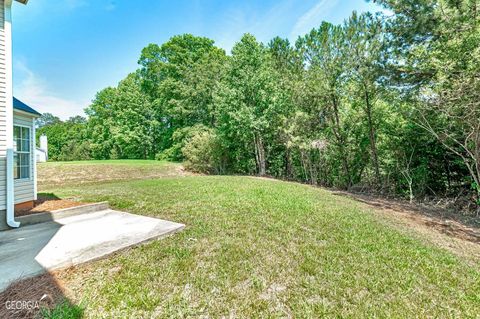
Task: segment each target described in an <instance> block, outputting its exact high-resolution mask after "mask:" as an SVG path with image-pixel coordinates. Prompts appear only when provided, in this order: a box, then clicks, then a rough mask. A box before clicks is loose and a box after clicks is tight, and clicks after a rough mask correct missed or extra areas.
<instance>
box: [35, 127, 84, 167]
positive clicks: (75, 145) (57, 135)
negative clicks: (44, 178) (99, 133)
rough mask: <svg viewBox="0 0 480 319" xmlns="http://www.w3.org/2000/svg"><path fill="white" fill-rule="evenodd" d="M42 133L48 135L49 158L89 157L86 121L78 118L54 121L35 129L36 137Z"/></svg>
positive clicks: (72, 158) (54, 159)
mask: <svg viewBox="0 0 480 319" xmlns="http://www.w3.org/2000/svg"><path fill="white" fill-rule="evenodd" d="M42 134H45V135H46V136H47V137H48V156H49V160H53V161H59V160H75V159H90V158H91V156H90V142H89V141H88V140H87V139H86V134H87V130H86V123H85V119H83V120H82V121H81V120H80V119H79V118H71V119H69V120H67V121H65V122H63V121H60V120H59V119H58V121H57V120H56V121H54V122H52V123H51V124H47V125H45V126H42V127H40V128H38V129H37V139H38V138H39V136H41V135H42Z"/></svg>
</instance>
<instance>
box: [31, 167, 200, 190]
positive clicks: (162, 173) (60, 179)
mask: <svg viewBox="0 0 480 319" xmlns="http://www.w3.org/2000/svg"><path fill="white" fill-rule="evenodd" d="M188 175H192V174H191V173H188V172H186V171H185V170H184V168H183V166H182V165H181V164H177V163H170V162H160V161H148V160H109V161H84V162H49V163H41V164H39V165H38V186H39V189H40V190H46V189H49V188H52V187H55V188H57V187H63V186H78V185H86V184H92V183H99V182H108V181H122V180H139V179H152V178H161V177H178V176H188Z"/></svg>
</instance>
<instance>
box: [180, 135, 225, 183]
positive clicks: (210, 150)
mask: <svg viewBox="0 0 480 319" xmlns="http://www.w3.org/2000/svg"><path fill="white" fill-rule="evenodd" d="M182 153H183V156H184V158H185V168H186V169H188V170H191V171H194V172H198V173H207V174H222V173H224V172H225V158H226V156H225V152H224V149H223V147H222V144H221V140H220V138H219V137H218V136H217V134H216V133H215V131H214V130H211V129H206V130H203V131H198V132H196V134H195V135H193V137H192V138H190V139H189V140H188V142H187V143H186V144H185V146H184V147H183V148H182Z"/></svg>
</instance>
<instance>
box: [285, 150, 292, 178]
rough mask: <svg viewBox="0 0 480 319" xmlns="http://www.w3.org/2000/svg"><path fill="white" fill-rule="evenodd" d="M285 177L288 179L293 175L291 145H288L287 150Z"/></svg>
mask: <svg viewBox="0 0 480 319" xmlns="http://www.w3.org/2000/svg"><path fill="white" fill-rule="evenodd" d="M285 177H286V179H290V178H291V177H292V159H291V151H290V148H289V147H287V148H286V150H285Z"/></svg>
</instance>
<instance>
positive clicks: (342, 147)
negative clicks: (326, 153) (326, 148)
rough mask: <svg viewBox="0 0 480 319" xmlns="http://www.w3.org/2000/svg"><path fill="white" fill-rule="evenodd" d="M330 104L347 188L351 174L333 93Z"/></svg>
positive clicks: (350, 180)
mask: <svg viewBox="0 0 480 319" xmlns="http://www.w3.org/2000/svg"><path fill="white" fill-rule="evenodd" d="M332 106H333V115H334V117H333V134H334V135H335V138H336V140H337V144H338V147H339V149H340V156H341V158H342V166H343V170H344V174H345V175H346V178H347V188H349V187H350V186H352V176H351V175H350V167H349V165H348V160H347V154H346V151H345V144H346V142H345V138H344V136H343V134H342V132H341V131H342V129H341V126H340V116H339V114H338V113H339V112H338V105H337V99H336V97H335V96H334V95H332Z"/></svg>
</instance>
